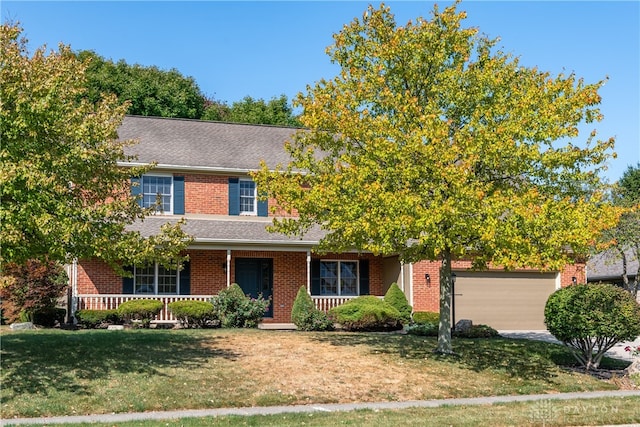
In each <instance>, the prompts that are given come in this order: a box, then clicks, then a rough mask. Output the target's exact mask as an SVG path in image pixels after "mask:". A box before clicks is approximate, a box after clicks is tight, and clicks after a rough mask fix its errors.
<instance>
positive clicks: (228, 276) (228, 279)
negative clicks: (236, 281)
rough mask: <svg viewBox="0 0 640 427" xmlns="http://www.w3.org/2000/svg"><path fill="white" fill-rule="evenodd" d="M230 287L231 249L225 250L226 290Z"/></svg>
mask: <svg viewBox="0 0 640 427" xmlns="http://www.w3.org/2000/svg"><path fill="white" fill-rule="evenodd" d="M230 286H231V249H227V288H228V287H230Z"/></svg>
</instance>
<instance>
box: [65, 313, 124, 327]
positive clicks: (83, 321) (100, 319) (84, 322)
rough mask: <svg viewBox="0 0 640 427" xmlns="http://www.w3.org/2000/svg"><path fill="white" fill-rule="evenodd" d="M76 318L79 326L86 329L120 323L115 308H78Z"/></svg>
mask: <svg viewBox="0 0 640 427" xmlns="http://www.w3.org/2000/svg"><path fill="white" fill-rule="evenodd" d="M76 319H77V320H78V324H79V325H80V326H82V327H83V328H88V329H94V328H95V329H99V328H106V327H107V326H108V325H115V324H118V323H120V316H118V311H117V310H78V311H76Z"/></svg>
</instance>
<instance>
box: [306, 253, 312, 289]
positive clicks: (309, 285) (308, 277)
mask: <svg viewBox="0 0 640 427" xmlns="http://www.w3.org/2000/svg"><path fill="white" fill-rule="evenodd" d="M307 292H308V293H309V295H311V251H309V250H308V251H307Z"/></svg>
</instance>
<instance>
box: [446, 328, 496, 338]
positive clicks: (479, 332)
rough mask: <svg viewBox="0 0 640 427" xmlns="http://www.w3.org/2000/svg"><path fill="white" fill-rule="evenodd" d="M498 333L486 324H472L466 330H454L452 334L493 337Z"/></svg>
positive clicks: (461, 336) (460, 336) (464, 336)
mask: <svg viewBox="0 0 640 427" xmlns="http://www.w3.org/2000/svg"><path fill="white" fill-rule="evenodd" d="M499 335H500V334H499V333H498V331H496V330H495V329H493V328H492V327H491V326H487V325H472V326H471V329H469V330H468V331H465V332H454V336H456V337H459V338H495V337H497V336H499Z"/></svg>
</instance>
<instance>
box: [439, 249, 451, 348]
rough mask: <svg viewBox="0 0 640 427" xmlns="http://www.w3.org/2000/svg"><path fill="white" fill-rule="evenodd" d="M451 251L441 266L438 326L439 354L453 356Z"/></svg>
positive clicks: (447, 253)
mask: <svg viewBox="0 0 640 427" xmlns="http://www.w3.org/2000/svg"><path fill="white" fill-rule="evenodd" d="M451 284H452V282H451V251H449V250H446V251H444V253H443V254H442V264H441V266H440V323H439V325H438V347H437V348H436V352H437V353H442V354H453V347H452V345H451V301H452V296H453V295H452V291H451V288H452V286H451Z"/></svg>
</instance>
